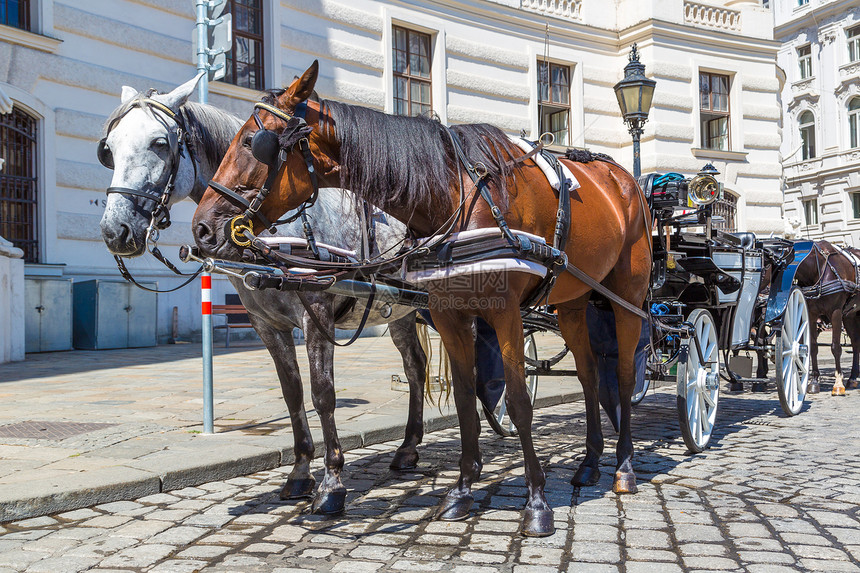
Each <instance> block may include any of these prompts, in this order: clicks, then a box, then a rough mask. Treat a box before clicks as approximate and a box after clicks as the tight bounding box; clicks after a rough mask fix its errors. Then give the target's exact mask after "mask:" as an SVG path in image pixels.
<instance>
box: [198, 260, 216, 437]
mask: <svg viewBox="0 0 860 573" xmlns="http://www.w3.org/2000/svg"><path fill="white" fill-rule="evenodd" d="M200 287H201V289H200V293H201V296H202V300H203V305H202V309H201V310H202V313H203V317H202V318H203V320H202V322H203V433H204V434H212V433H214V427H213V421H214V418H215V413H214V411H213V407H212V403H213V400H212V275H211V274H210V273H207V272H204V273H203V274H202V275H200Z"/></svg>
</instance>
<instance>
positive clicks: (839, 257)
mask: <svg viewBox="0 0 860 573" xmlns="http://www.w3.org/2000/svg"><path fill="white" fill-rule="evenodd" d="M846 250H848V251H851V252H852V254H854V255H855V256H858V258H860V251H858V250H856V249H846ZM856 273H857V271H856V270H855V268H854V263H853V262H852V261H851V260H849V258H848V257H846V256H845V255H844V254H842V253H840V252H839V250H837V249H836V248H835V247H834V246H833V245H832V244H830V243H829V242H827V241H816V242H815V246H814V247H813V250H812V252H811V253H809V256H807V257H806V259H804V261H803V262H802V263H800V266H798V268H797V275H796V277H797V284H798V285H800V286H801V288H803V292H804V295H805V296H806V304H807V305H808V307H809V318H810V320H813V321H814V320H815V319H817V318H820V319H821V320H823V321H824V322H826V323H830V324H831V325H832V330H831V332H832V335H833V341H832V342H831V345H830V348H831V350H832V351H833V358H834V359H835V360H836V380H835V382H834V384H833V390H832V391H831V394H833V395H834V396H844V395H845V385H844V384H843V379H844V375H843V373H842V364H841V358H842V341H841V338H842V329H843V327H844V328H845V331H846V332H847V333H848V337H849V338H850V339H851V348H852V351H853V357H852V362H851V373H850V374H849V376H848V387H849V388H856V387H857V378H858V375H860V316H858V313H857V307H856V305H857V304H858V302H860V301H858V298H860V297H858V294H857V293H856V292H854V288H856V286H857V283H856V281H857V276H856ZM828 287H830V288H828ZM811 333H812V343H811V348H810V352H811V353H812V373H811V376H810V378H809V386H808V391H809V392H811V393H816V392H818V391H819V379H820V374H819V371H818V329H817V328H812V330H811Z"/></svg>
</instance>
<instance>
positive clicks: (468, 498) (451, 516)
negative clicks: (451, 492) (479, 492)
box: [436, 494, 475, 521]
mask: <svg viewBox="0 0 860 573" xmlns="http://www.w3.org/2000/svg"><path fill="white" fill-rule="evenodd" d="M474 502H475V498H473V497H472V494H466V495H462V496H459V497H451V496H448V497H446V498H445V500H444V501H443V502H442V507H440V508H439V512H438V513H437V514H436V519H438V520H440V521H462V520H464V519H466V518H467V517H469V510H471V509H472V504H473V503H474Z"/></svg>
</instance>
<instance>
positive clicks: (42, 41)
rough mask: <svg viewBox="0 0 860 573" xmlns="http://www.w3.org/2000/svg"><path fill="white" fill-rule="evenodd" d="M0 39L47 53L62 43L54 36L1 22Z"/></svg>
mask: <svg viewBox="0 0 860 573" xmlns="http://www.w3.org/2000/svg"><path fill="white" fill-rule="evenodd" d="M0 40H3V41H6V42H9V43H10V44H18V45H19V46H26V47H28V48H33V49H34V50H39V51H42V52H48V53H49V54H53V53H54V52H56V51H57V49H58V48H59V47H60V44H62V43H63V41H62V40H58V39H56V38H49V37H48V36H42V35H41V34H34V33H33V32H28V31H26V30H21V29H20V28H14V27H12V26H4V25H3V24H0Z"/></svg>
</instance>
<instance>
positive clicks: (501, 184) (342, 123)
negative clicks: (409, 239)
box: [322, 100, 520, 209]
mask: <svg viewBox="0 0 860 573" xmlns="http://www.w3.org/2000/svg"><path fill="white" fill-rule="evenodd" d="M322 103H323V105H324V106H325V109H326V111H327V112H328V114H329V115H330V116H331V118H332V120H333V121H334V123H335V136H336V138H337V139H338V141H339V142H340V154H341V157H340V164H341V185H342V186H343V187H344V188H346V189H350V190H351V191H353V192H354V193H355V194H356V195H358V196H359V197H362V198H364V199H365V200H367V201H368V202H370V203H372V204H374V205H377V206H379V207H381V208H383V209H385V208H386V207H388V206H393V205H401V206H402V205H410V204H412V205H425V206H431V205H432V206H434V207H435V206H438V207H442V208H446V209H450V208H451V207H452V205H451V196H450V194H449V193H448V189H449V188H450V187H451V186H452V184H453V185H457V184H459V183H458V182H459V177H460V173H462V170H461V169H462V168H461V166H460V164H459V161H458V160H457V159H456V153H455V151H454V147H453V145H452V142H451V137H450V135H449V134H448V133H447V131H446V129H445V127H444V126H443V125H442V124H441V123H439V122H438V121H436V120H435V119H431V118H429V117H426V116H418V117H406V116H397V115H388V114H385V113H382V112H379V111H376V110H373V109H369V108H366V107H361V106H356V105H350V104H345V103H340V102H334V101H327V100H324V101H323V102H322ZM450 130H451V131H452V132H454V133H455V134H456V135H457V136H458V137H459V139H460V142H461V145H462V147H463V151H464V153H465V154H466V157H467V158H468V160H469V161H470V162H471V163H472V164H476V163H478V162H480V163H483V164H484V165H486V166H487V169H488V171H489V176H490V180H491V181H493V182H494V183H495V184H496V186H497V187H498V188H499V189H500V190H501V194H500V195H501V196H500V199H501V201H500V203H501V206H502V207H505V206H506V203H507V201H506V199H507V193H506V187H505V179H506V178H507V177H508V175H510V174H511V168H510V166H509V165H508V164H507V160H506V158H505V156H506V155H507V157H511V156H512V155H514V156H515V155H519V154H520V153H518V152H517V148H515V147H514V146H513V144H512V143H511V142H510V141H509V140H508V138H507V136H506V135H505V134H504V133H503V132H502V131H501V130H500V129H498V128H496V127H493V126H491V125H486V124H464V125H457V126H454V127H451V128H450Z"/></svg>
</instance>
